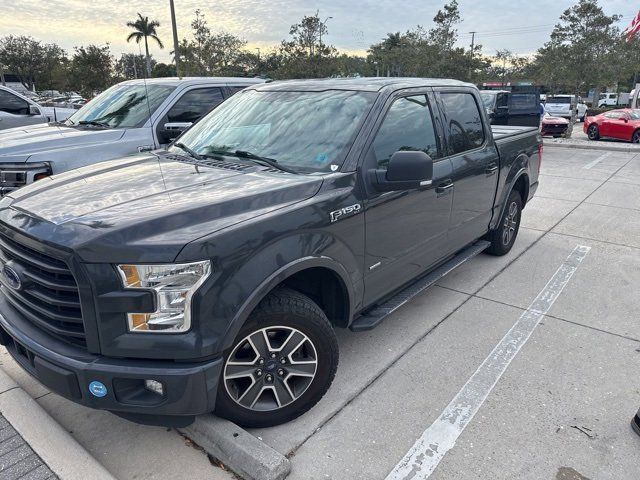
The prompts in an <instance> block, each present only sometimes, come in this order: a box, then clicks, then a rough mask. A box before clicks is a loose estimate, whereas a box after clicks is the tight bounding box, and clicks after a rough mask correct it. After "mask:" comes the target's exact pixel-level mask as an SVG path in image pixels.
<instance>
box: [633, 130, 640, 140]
mask: <svg viewBox="0 0 640 480" xmlns="http://www.w3.org/2000/svg"><path fill="white" fill-rule="evenodd" d="M631 142H632V143H640V130H636V131H635V132H633V136H632V137H631Z"/></svg>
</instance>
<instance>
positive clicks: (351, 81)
mask: <svg viewBox="0 0 640 480" xmlns="http://www.w3.org/2000/svg"><path fill="white" fill-rule="evenodd" d="M451 86H453V87H460V86H464V87H474V88H475V86H474V85H472V84H471V83H465V82H461V81H459V80H448V79H443V78H410V77H357V78H324V79H312V80H286V81H278V82H271V83H265V84H264V85H260V86H258V87H254V88H256V89H258V90H265V91H266V90H273V91H276V90H281V91H287V90H306V91H322V90H355V91H365V92H379V91H381V90H382V89H385V88H389V89H391V90H399V89H402V88H412V87H451Z"/></svg>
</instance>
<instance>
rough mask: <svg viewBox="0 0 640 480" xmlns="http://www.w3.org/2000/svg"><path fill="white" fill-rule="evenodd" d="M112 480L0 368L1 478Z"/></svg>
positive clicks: (9, 479) (24, 479)
mask: <svg viewBox="0 0 640 480" xmlns="http://www.w3.org/2000/svg"><path fill="white" fill-rule="evenodd" d="M49 478H60V479H62V480H87V479H91V480H113V476H112V475H111V474H110V473H109V472H108V471H107V470H106V469H105V468H104V467H103V466H102V465H100V464H99V463H98V462H97V461H96V460H95V459H94V458H93V457H92V456H91V455H90V454H89V453H88V452H87V451H86V450H85V449H84V448H83V447H82V446H80V444H79V443H78V442H76V441H75V440H74V439H73V437H71V435H70V434H69V432H67V431H66V430H64V429H63V428H62V427H61V426H60V425H59V424H58V423H57V422H56V421H55V420H53V418H51V417H50V416H49V414H48V413H46V412H45V411H44V409H43V408H42V407H41V406H40V405H39V404H38V403H37V402H36V401H35V400H33V399H32V398H31V397H30V396H29V395H28V394H27V393H26V392H25V391H24V390H22V388H20V386H18V384H17V383H16V382H15V381H14V380H13V379H12V378H11V377H10V376H9V375H7V374H6V373H5V372H4V370H2V369H0V480H17V479H21V480H36V479H38V480H40V479H49Z"/></svg>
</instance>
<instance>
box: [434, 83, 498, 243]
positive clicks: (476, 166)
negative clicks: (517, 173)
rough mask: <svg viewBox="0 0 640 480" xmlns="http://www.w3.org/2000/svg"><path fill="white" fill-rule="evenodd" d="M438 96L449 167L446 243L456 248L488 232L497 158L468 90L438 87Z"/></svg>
mask: <svg viewBox="0 0 640 480" xmlns="http://www.w3.org/2000/svg"><path fill="white" fill-rule="evenodd" d="M439 96H440V100H441V104H442V109H443V111H444V115H445V119H444V121H443V123H444V125H445V132H446V137H447V154H448V155H449V159H450V160H451V163H452V166H453V175H452V181H453V205H452V207H451V221H450V224H449V245H450V246H451V247H453V248H455V249H460V248H462V247H464V246H465V245H467V244H468V243H470V242H472V241H474V240H475V239H477V238H479V237H481V236H482V235H484V234H485V233H486V232H487V231H488V228H489V222H490V220H491V215H492V212H493V203H494V200H495V195H496V189H497V185H498V176H499V175H498V174H499V169H500V159H499V156H498V152H497V150H496V147H495V145H494V144H493V142H492V141H490V139H491V132H486V131H485V129H484V122H483V121H482V114H481V110H480V105H479V104H478V102H477V99H476V96H475V95H473V93H472V91H470V90H466V91H465V90H441V91H440V93H439Z"/></svg>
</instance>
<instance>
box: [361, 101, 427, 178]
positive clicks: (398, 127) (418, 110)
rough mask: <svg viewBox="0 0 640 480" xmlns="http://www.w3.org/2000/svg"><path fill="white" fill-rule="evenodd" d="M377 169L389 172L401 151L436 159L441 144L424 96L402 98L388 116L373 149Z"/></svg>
mask: <svg viewBox="0 0 640 480" xmlns="http://www.w3.org/2000/svg"><path fill="white" fill-rule="evenodd" d="M372 149H373V153H374V155H375V157H376V161H377V163H378V168H383V169H384V168H387V165H388V164H389V160H390V159H391V156H392V155H393V154H394V153H396V152H397V151H399V150H416V151H418V150H422V151H423V152H425V153H426V154H428V155H430V156H431V158H437V157H438V156H439V155H438V144H437V142H436V134H435V129H434V128H433V120H432V118H431V110H430V108H429V103H428V102H427V97H426V96H425V95H416V96H412V97H404V98H399V99H398V100H396V101H395V102H393V105H391V108H389V111H388V112H387V115H386V116H385V118H384V120H383V122H382V125H381V126H380V130H378V134H377V136H376V139H375V140H374V142H373V145H372Z"/></svg>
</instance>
